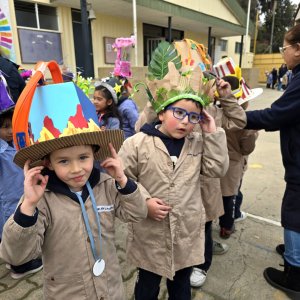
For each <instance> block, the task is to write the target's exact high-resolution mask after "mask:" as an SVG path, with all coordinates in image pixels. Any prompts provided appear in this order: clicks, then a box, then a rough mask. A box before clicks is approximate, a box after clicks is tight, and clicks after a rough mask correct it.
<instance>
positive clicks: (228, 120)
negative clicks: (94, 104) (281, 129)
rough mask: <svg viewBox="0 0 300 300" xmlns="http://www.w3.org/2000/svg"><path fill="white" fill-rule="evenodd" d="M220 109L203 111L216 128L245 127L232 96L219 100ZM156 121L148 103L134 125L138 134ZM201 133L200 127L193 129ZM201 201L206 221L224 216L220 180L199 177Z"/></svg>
mask: <svg viewBox="0 0 300 300" xmlns="http://www.w3.org/2000/svg"><path fill="white" fill-rule="evenodd" d="M220 102H221V107H218V106H216V105H211V106H208V107H206V108H205V110H206V111H207V112H208V113H209V114H210V115H211V116H212V117H213V118H214V120H215V122H216V126H218V127H222V128H224V129H225V130H226V131H228V132H233V131H237V130H239V129H242V128H244V127H245V126H246V123H247V122H246V113H245V111H244V110H243V108H242V107H241V106H240V105H239V104H238V103H237V100H236V98H234V97H233V96H232V97H230V98H227V99H220ZM156 119H157V114H156V113H155V111H154V110H153V108H152V106H151V103H150V102H149V101H148V102H147V105H146V107H145V108H144V110H143V112H142V113H141V114H140V117H139V119H138V121H137V123H136V125H135V129H136V131H137V132H138V131H139V130H140V128H141V127H142V126H143V125H144V124H145V123H151V122H153V121H155V120H156ZM195 130H196V131H200V132H201V128H200V126H197V127H195ZM201 191H202V200H203V205H204V208H205V213H206V220H207V221H212V220H214V219H216V218H218V217H220V216H222V215H223V214H224V207H223V200H222V191H221V182H220V178H211V177H206V176H203V175H201Z"/></svg>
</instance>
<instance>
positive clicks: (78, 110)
mask: <svg viewBox="0 0 300 300" xmlns="http://www.w3.org/2000/svg"><path fill="white" fill-rule="evenodd" d="M46 67H48V68H49V69H50V71H51V74H52V77H53V81H54V82H55V83H56V84H51V85H46V86H39V87H37V83H38V81H39V80H40V79H41V77H43V74H44V71H45V68H46ZM60 82H62V75H61V73H60V69H59V66H58V65H57V63H56V62H54V61H51V62H49V63H41V64H40V65H39V67H38V68H37V70H36V72H35V74H34V75H33V76H32V78H31V79H30V81H29V82H28V83H27V85H26V87H25V89H24V90H23V92H22V93H21V95H20V98H19V100H18V102H17V104H16V108H15V111H14V115H13V123H12V125H13V136H14V143H15V145H16V147H17V149H18V150H19V151H18V152H17V154H16V156H15V158H14V162H15V163H16V164H17V165H19V166H20V167H23V166H24V164H25V162H26V160H27V159H30V160H31V162H32V164H39V163H41V159H43V157H45V156H46V155H48V154H49V153H51V152H53V151H55V150H58V149H61V148H66V147H72V146H76V145H96V146H99V147H97V148H99V150H97V152H96V153H95V159H97V160H102V159H104V158H106V157H108V156H110V151H109V149H108V143H109V142H111V143H112V144H113V146H114V147H115V149H116V151H118V150H119V148H120V147H121V145H122V142H123V139H124V138H123V132H122V131H121V130H104V131H102V130H101V129H100V128H99V126H98V120H97V115H96V111H95V107H94V105H93V104H92V103H91V101H90V100H89V99H88V98H87V97H86V95H85V94H84V93H83V92H82V90H81V89H80V88H79V87H77V86H76V85H75V84H74V83H73V82H68V83H60Z"/></svg>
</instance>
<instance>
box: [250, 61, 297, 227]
mask: <svg viewBox="0 0 300 300" xmlns="http://www.w3.org/2000/svg"><path fill="white" fill-rule="evenodd" d="M246 114H247V126H246V128H247V129H265V130H266V131H275V130H279V132H280V148H281V154H282V161H283V166H284V168H285V176H284V178H285V181H286V190H285V194H284V197H283V201H282V208H281V223H282V226H283V227H284V228H287V229H289V230H293V231H296V232H300V65H297V66H296V67H295V68H294V69H293V79H292V80H291V82H290V84H289V85H288V87H287V89H286V90H285V92H284V93H283V94H282V96H281V97H280V98H279V99H278V100H276V101H275V102H274V103H273V104H272V105H271V107H270V108H266V109H263V110H254V111H248V112H246Z"/></svg>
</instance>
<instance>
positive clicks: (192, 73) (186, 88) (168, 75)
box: [134, 42, 210, 113]
mask: <svg viewBox="0 0 300 300" xmlns="http://www.w3.org/2000/svg"><path fill="white" fill-rule="evenodd" d="M187 46H188V45H187ZM206 82H207V80H206V79H205V78H204V76H203V71H202V69H201V67H200V65H199V64H195V63H194V62H192V61H190V62H189V63H187V64H183V63H182V60H181V56H180V55H178V51H177V49H176V48H175V46H174V45H173V44H169V43H168V42H161V43H159V44H158V46H157V48H156V49H155V51H154V52H153V53H152V57H151V61H150V64H149V66H148V74H147V78H146V84H145V83H143V82H140V83H137V84H136V85H135V86H134V91H135V92H136V91H138V86H139V85H143V86H144V87H145V90H146V93H147V96H148V98H149V101H150V102H151V105H152V107H153V108H154V110H155V112H156V113H159V112H161V111H162V110H164V109H165V108H166V107H167V106H168V105H170V104H172V103H174V102H177V101H179V100H182V99H191V100H194V101H196V102H198V103H200V104H201V106H203V107H204V106H206V105H208V104H209V103H210V100H209V98H208V96H207V95H205V94H204V92H203V91H204V88H203V87H204V85H205V83H206Z"/></svg>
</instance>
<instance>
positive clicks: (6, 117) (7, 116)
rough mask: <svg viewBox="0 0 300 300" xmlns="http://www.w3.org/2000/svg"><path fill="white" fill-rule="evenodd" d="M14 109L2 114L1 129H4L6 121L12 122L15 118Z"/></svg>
mask: <svg viewBox="0 0 300 300" xmlns="http://www.w3.org/2000/svg"><path fill="white" fill-rule="evenodd" d="M13 113H14V111H13V109H10V110H8V111H6V112H4V113H2V114H0V128H2V127H3V126H4V124H5V122H6V120H10V121H11V120H12V116H13Z"/></svg>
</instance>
